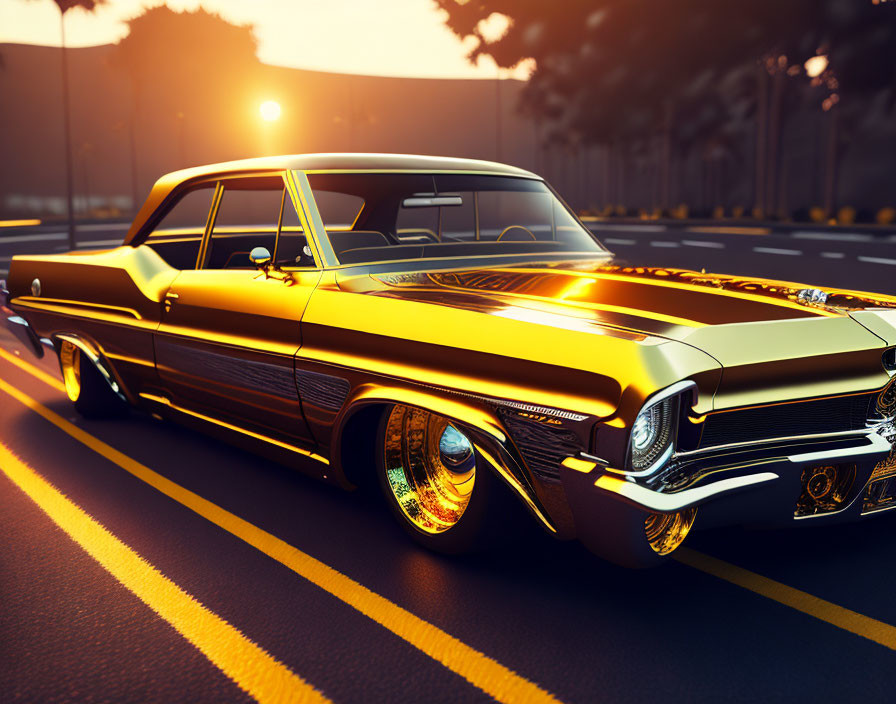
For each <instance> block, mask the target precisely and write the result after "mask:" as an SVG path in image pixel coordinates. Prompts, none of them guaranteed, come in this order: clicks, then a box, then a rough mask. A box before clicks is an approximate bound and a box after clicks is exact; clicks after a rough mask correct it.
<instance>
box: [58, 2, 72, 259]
mask: <svg viewBox="0 0 896 704" xmlns="http://www.w3.org/2000/svg"><path fill="white" fill-rule="evenodd" d="M59 27H60V30H61V33H62V47H61V50H60V53H61V54H62V119H63V125H64V130H65V203H66V214H67V216H68V247H69V249H74V248H75V212H74V204H73V201H74V195H73V190H74V179H73V177H72V126H71V115H70V108H69V98H68V52H67V51H66V48H65V10H62V11H61V12H60V13H59Z"/></svg>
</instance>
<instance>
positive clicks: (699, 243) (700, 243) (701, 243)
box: [681, 240, 725, 249]
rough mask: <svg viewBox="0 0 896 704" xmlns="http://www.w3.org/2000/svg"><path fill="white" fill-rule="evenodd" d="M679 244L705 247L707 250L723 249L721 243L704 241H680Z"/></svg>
mask: <svg viewBox="0 0 896 704" xmlns="http://www.w3.org/2000/svg"><path fill="white" fill-rule="evenodd" d="M681 243H682V244H683V245H686V246H688V247H706V248H707V249H725V245H724V243H722V242H708V241H704V240H682V241H681Z"/></svg>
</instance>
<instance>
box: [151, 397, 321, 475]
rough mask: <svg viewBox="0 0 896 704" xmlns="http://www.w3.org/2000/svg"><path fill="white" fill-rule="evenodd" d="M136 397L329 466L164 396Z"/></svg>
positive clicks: (301, 450) (307, 453)
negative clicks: (179, 404) (173, 401)
mask: <svg viewBox="0 0 896 704" xmlns="http://www.w3.org/2000/svg"><path fill="white" fill-rule="evenodd" d="M138 396H140V398H142V399H144V400H145V401H150V402H152V403H157V404H159V405H161V406H167V407H168V408H170V409H172V410H174V411H177V412H178V413H183V414H184V415H187V416H191V417H193V418H196V419H198V420H201V421H205V422H206V423H211V424H212V425H217V426H218V427H220V428H226V429H227V430H232V431H234V432H237V433H241V434H242V435H245V436H247V437H250V438H254V439H255V440H260V441H262V442H266V443H269V444H271V445H275V446H277V447H280V448H283V449H284V450H289V451H290V452H295V453H296V454H297V455H302V456H303V457H308V458H310V459H312V460H317V461H318V462H320V463H321V464H325V465H329V464H330V460H328V459H327V458H326V457H322V456H321V455H318V454H316V453H314V452H311V451H310V450H305V449H304V448H301V447H299V446H297V445H292V444H290V443H287V442H283V441H281V440H277V439H276V438H272V437H269V436H267V435H262V434H261V433H256V432H254V431H252V430H248V429H246V428H241V427H240V426H238V425H234V424H233V423H228V422H227V421H223V420H219V419H218V418H212V417H211V416H207V415H205V414H203V413H197V412H196V411H191V410H190V409H189V408H184V407H183V406H178V405H177V404H175V403H172V402H171V399H169V398H167V397H165V396H156V395H155V394H149V393H145V392H143V391H141V392H140V393H139V394H138Z"/></svg>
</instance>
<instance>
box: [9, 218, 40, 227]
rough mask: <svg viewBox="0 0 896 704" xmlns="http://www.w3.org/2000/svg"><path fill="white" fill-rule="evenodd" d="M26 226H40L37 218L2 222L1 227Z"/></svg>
mask: <svg viewBox="0 0 896 704" xmlns="http://www.w3.org/2000/svg"><path fill="white" fill-rule="evenodd" d="M25 225H40V220H38V219H37V218H29V219H27V220H0V227H23V226H25Z"/></svg>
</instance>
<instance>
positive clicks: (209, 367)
mask: <svg viewBox="0 0 896 704" xmlns="http://www.w3.org/2000/svg"><path fill="white" fill-rule="evenodd" d="M298 223H299V221H298V216H297V214H296V211H295V208H294V207H293V204H292V202H291V200H290V197H289V194H288V193H287V192H286V190H285V188H284V182H283V179H282V177H281V176H279V175H278V176H260V177H259V176H256V177H250V178H246V177H243V178H235V179H227V180H222V181H220V182H219V183H218V186H217V189H216V194H215V199H214V204H213V206H212V213H211V216H210V218H209V224H208V226H207V229H206V235H205V239H204V242H203V247H202V249H201V251H200V254H199V257H198V261H197V266H196V268H195V269H192V270H184V271H181V272H180V274H178V276H177V277H176V278H175V280H174V282H173V283H172V284H171V287H170V288H169V290H168V294H167V296H166V299H165V303H164V311H163V313H162V321H161V324H160V326H159V328H158V330H157V332H156V335H155V339H154V346H155V354H156V365H157V368H158V373H159V378H160V381H161V383H162V386H163V387H164V389H165V390H166V392H167V393H168V394H169V397H170V401H171V402H172V403H173V404H174V405H175V406H178V407H180V408H183V409H187V410H189V411H192V412H193V413H194V414H195V413H198V414H201V415H205V416H210V417H211V418H214V419H218V420H222V421H225V422H228V423H232V424H235V425H238V426H239V427H241V428H245V429H247V430H250V431H254V432H257V433H260V434H262V435H264V436H266V437H273V438H275V439H278V438H280V439H284V440H286V441H288V442H298V444H300V445H305V444H307V445H310V444H313V439H312V437H311V434H310V432H309V431H308V428H307V425H306V424H305V421H304V418H303V415H302V410H301V405H300V401H299V396H298V392H297V387H296V382H295V376H294V371H293V358H294V355H295V354H296V352H297V351H298V349H299V347H300V345H301V343H302V338H301V327H300V320H301V318H302V313H303V311H304V310H305V306H306V305H307V303H308V299H309V297H310V296H311V292H312V291H313V290H314V287H315V285H316V284H317V281H318V279H319V278H320V270H319V269H317V268H316V266H314V262H313V259H312V258H311V257H310V256H307V254H304V255H303V254H302V251H301V250H303V249H304V247H301V248H300V252H299V255H298V256H296V257H291V258H290V260H288V261H284V259H283V257H282V256H279V255H275V256H277V259H276V262H280V263H281V264H282V263H287V264H291V265H292V266H291V267H284V268H283V269H279V268H273V269H270V270H268V271H262V270H259V269H257V268H256V267H255V266H254V265H253V264H252V262H251V261H250V260H249V252H251V251H252V249H254V248H255V247H264V248H266V249H268V250H269V251H271V252H272V254H275V253H276V252H277V248H278V245H279V246H280V247H281V250H283V249H286V247H285V239H284V240H281V239H279V238H280V236H281V234H282V235H284V238H285V235H286V232H287V231H288V232H289V233H290V235H291V240H298V241H299V242H303V241H304V239H303V238H304V233H302V231H301V225H299V224H298ZM291 244H292V246H295V242H294V241H292V242H291ZM287 269H288V270H287Z"/></svg>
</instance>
